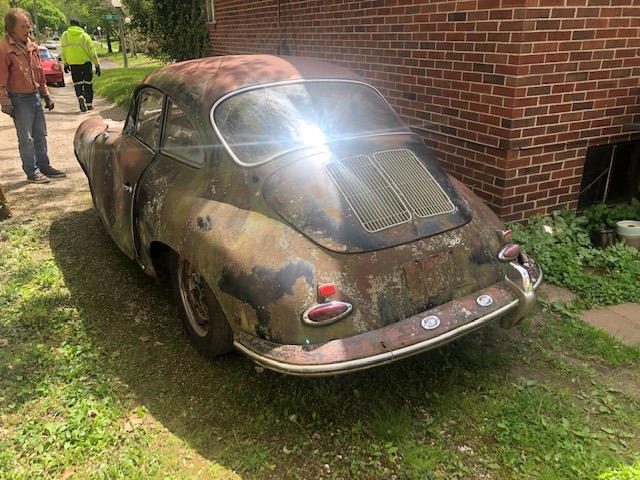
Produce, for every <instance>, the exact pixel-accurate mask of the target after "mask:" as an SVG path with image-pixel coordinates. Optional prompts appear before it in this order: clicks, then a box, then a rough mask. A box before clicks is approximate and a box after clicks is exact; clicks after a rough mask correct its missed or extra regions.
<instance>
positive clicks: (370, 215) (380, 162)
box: [326, 150, 455, 232]
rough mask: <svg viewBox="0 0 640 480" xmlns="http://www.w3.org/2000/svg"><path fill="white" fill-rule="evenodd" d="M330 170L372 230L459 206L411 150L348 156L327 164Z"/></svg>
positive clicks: (354, 208)
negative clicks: (455, 204)
mask: <svg viewBox="0 0 640 480" xmlns="http://www.w3.org/2000/svg"><path fill="white" fill-rule="evenodd" d="M326 169H327V172H328V173H329V175H330V176H331V178H332V179H333V181H334V182H335V183H336V185H337V187H338V188H339V189H340V191H341V192H342V194H343V195H344V196H345V198H346V200H347V202H348V203H349V205H350V206H351V209H352V210H353V211H354V212H355V214H356V215H357V217H358V219H359V220H360V222H361V223H362V226H363V227H364V229H365V230H367V231H368V232H379V231H380V230H384V229H386V228H390V227H393V226H395V225H400V224H402V223H406V222H409V221H410V220H411V218H412V216H413V215H416V216H417V217H420V218H427V217H432V216H435V215H440V214H443V213H450V212H453V211H455V206H454V205H453V203H452V202H451V200H450V199H449V197H448V196H447V194H446V193H445V192H444V191H443V190H442V188H441V187H440V185H438V183H437V182H436V181H435V179H434V178H433V176H432V175H431V174H430V173H429V172H428V171H427V169H426V168H425V167H424V165H422V164H421V163H420V161H419V160H418V158H417V157H416V156H415V155H414V154H413V153H412V152H411V151H410V150H390V151H387V152H379V153H376V154H375V155H374V158H373V159H372V158H371V157H368V156H366V155H359V156H356V157H350V158H345V159H342V160H340V161H337V162H331V163H329V164H327V165H326Z"/></svg>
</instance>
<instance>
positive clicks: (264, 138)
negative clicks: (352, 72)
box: [212, 81, 410, 165]
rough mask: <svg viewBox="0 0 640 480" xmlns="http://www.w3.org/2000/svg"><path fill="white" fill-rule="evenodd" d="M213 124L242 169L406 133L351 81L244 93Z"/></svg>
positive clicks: (221, 106)
mask: <svg viewBox="0 0 640 480" xmlns="http://www.w3.org/2000/svg"><path fill="white" fill-rule="evenodd" d="M212 121H213V127H214V128H215V129H216V131H217V132H218V134H219V135H220V138H221V139H222V141H223V142H224V143H225V144H226V146H227V148H228V149H229V151H230V152H231V154H232V155H233V156H234V157H235V159H236V160H237V161H238V162H240V163H242V164H246V165H255V164H258V163H264V162H267V161H269V160H271V159H272V158H274V157H277V156H278V155H281V154H283V153H285V152H287V151H291V150H294V149H297V148H303V147H312V146H318V145H323V144H326V143H328V142H332V141H335V140H341V139H344V138H351V137H361V136H366V135H382V134H388V133H408V132H410V130H409V128H408V127H407V126H406V125H405V124H404V123H403V122H402V121H401V120H400V118H399V117H398V115H397V114H396V113H395V112H394V111H393V109H392V108H391V106H390V105H389V104H388V103H387V101H386V100H385V99H384V98H383V97H382V96H381V95H380V94H379V93H378V92H377V90H375V89H374V88H373V87H370V86H368V85H366V84H363V83H358V82H350V81H321V82H298V83H287V84H274V85H269V86H263V87H259V88H254V89H248V90H243V91H240V92H238V93H235V94H232V95H230V96H228V97H226V98H223V99H222V100H221V101H220V102H219V103H217V104H216V105H214V106H213V111H212Z"/></svg>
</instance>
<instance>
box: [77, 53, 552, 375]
mask: <svg viewBox="0 0 640 480" xmlns="http://www.w3.org/2000/svg"><path fill="white" fill-rule="evenodd" d="M74 147H75V153H76V156H77V158H78V161H79V162H80V165H81V166H82V168H83V170H84V172H85V173H86V175H87V178H88V180H89V186H90V188H91V193H92V197H93V202H94V205H95V208H96V211H97V213H98V215H99V217H100V219H101V220H102V223H103V224H104V227H105V228H106V230H107V232H108V233H109V234H110V235H111V237H112V238H113V240H114V241H115V243H116V244H117V245H118V247H120V249H121V250H122V251H123V252H124V253H125V254H126V255H127V256H129V257H130V258H131V259H135V260H136V261H137V262H138V263H139V265H140V266H141V267H142V269H143V270H144V271H145V272H146V273H147V274H149V275H152V276H155V275H157V273H158V272H159V269H160V268H161V267H162V268H164V267H165V266H166V267H168V268H169V270H170V272H171V279H172V284H173V288H174V291H175V294H176V297H177V302H178V306H179V310H180V315H181V317H182V321H183V325H184V328H185V330H186V332H187V334H188V335H189V337H190V339H191V340H192V342H193V343H194V344H195V346H196V347H197V349H198V350H199V351H201V352H202V353H204V354H206V355H210V356H215V355H219V354H223V353H225V352H228V351H230V350H232V349H233V348H234V347H235V349H237V350H239V351H240V352H242V353H244V354H246V355H247V356H249V357H250V358H251V359H253V360H254V361H255V362H257V363H259V364H261V365H263V366H265V367H267V368H270V369H273V370H277V371H280V372H284V373H287V374H293V375H308V376H313V375H333V374H337V373H343V372H351V371H356V370H361V369H364V368H368V367H373V366H375V365H381V364H385V363H388V362H391V361H394V360H397V359H401V358H404V357H407V356H409V355H413V354H416V353H420V352H424V351H426V350H429V349H431V348H434V347H438V346H440V345H443V344H445V343H447V342H449V341H451V340H454V339H456V338H458V337H460V336H462V335H464V334H467V333H469V332H471V331H473V330H474V329H476V328H479V327H481V326H483V325H485V324H487V323H488V322H491V321H492V320H494V319H498V318H499V319H500V320H499V321H500V323H501V325H502V326H503V327H506V328H509V327H512V326H514V325H516V324H517V323H518V322H519V321H520V320H521V319H522V318H523V317H524V316H525V315H526V314H527V312H528V311H529V310H530V309H531V307H532V305H533V303H534V302H535V289H536V288H537V286H538V285H539V284H540V282H541V280H542V274H541V272H540V269H539V268H538V267H537V265H536V264H535V262H534V261H533V260H532V259H530V258H528V257H527V256H526V255H525V254H524V253H523V252H521V251H520V247H519V246H518V245H516V244H513V243H511V242H510V241H509V238H508V237H509V231H508V230H505V227H504V225H503V224H502V223H501V222H500V220H499V219H498V218H497V217H496V215H495V214H494V213H492V211H491V210H490V209H489V208H488V207H487V206H486V205H485V204H484V203H483V202H482V201H481V200H479V198H478V197H476V196H475V195H474V194H473V193H471V191H470V190H469V189H467V188H466V187H464V186H463V185H462V184H461V183H459V182H458V181H456V180H455V179H453V178H452V177H450V176H448V175H447V174H446V173H445V172H444V171H443V169H442V168H441V166H439V164H438V163H437V162H436V160H435V159H434V157H433V155H432V154H431V153H430V152H429V150H428V149H427V148H426V146H425V145H424V143H423V142H422V140H421V138H420V137H419V136H417V135H416V134H414V133H413V132H412V130H411V129H410V128H409V127H408V126H407V125H406V124H404V123H403V122H402V121H401V120H400V118H399V116H398V115H397V114H396V113H395V112H394V110H393V109H392V108H391V107H390V105H389V104H388V103H387V101H386V100H385V99H384V98H383V97H382V95H381V94H380V93H379V92H378V91H377V90H376V89H375V88H373V87H372V86H371V85H369V84H367V83H365V82H364V81H363V80H362V79H361V78H360V77H358V76H357V75H356V74H354V73H352V72H351V71H349V70H346V69H342V68H340V67H337V66H335V65H332V64H329V63H324V62H321V61H316V60H310V59H304V58H298V57H279V56H270V55H242V56H227V57H209V58H203V59H198V60H192V61H187V62H181V63H176V64H173V65H170V66H166V67H163V68H160V69H158V70H156V71H155V72H153V73H151V74H150V75H148V76H147V78H146V79H145V80H144V81H143V82H142V84H141V85H140V86H138V88H137V89H136V91H135V95H134V98H133V102H132V106H131V108H130V111H129V114H128V117H127V119H126V121H125V122H124V124H123V125H118V124H113V123H107V122H106V121H105V120H103V119H102V118H100V117H93V118H90V119H87V120H86V121H84V122H83V123H82V124H81V125H80V127H79V128H78V130H77V133H76V136H75V143H74Z"/></svg>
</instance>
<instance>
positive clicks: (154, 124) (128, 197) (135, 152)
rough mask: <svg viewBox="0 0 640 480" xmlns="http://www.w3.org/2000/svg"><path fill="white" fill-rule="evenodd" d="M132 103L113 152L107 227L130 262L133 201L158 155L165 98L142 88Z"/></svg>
mask: <svg viewBox="0 0 640 480" xmlns="http://www.w3.org/2000/svg"><path fill="white" fill-rule="evenodd" d="M134 102H135V103H134V106H133V112H132V113H131V114H130V116H129V118H128V119H127V125H126V126H125V132H124V134H123V135H122V137H121V139H120V142H119V143H120V145H118V148H116V149H114V152H113V165H112V168H113V170H112V171H113V190H114V191H113V200H114V210H115V211H114V213H115V215H114V217H113V224H112V226H111V227H112V231H111V235H112V237H113V239H114V241H115V242H116V244H117V245H118V247H120V249H121V250H122V251H123V252H124V253H125V254H126V255H127V256H128V257H129V258H132V259H133V258H135V256H136V248H135V238H134V231H133V218H134V211H133V205H134V198H135V196H136V192H137V189H138V185H139V182H140V179H141V177H142V174H143V172H144V171H145V170H146V169H147V167H148V166H149V164H150V163H151V162H152V161H153V160H154V159H155V157H156V155H157V152H158V148H159V140H160V133H161V131H162V122H163V118H164V104H165V97H164V95H163V94H162V93H161V92H159V91H158V90H155V89H152V88H145V89H143V90H140V91H139V92H138V94H137V95H136V98H135V100H134Z"/></svg>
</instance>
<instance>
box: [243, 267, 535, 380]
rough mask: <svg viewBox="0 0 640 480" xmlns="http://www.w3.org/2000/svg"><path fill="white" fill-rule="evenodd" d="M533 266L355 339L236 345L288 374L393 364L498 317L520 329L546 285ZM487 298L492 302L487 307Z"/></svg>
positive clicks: (250, 340)
mask: <svg viewBox="0 0 640 480" xmlns="http://www.w3.org/2000/svg"><path fill="white" fill-rule="evenodd" d="M527 260H528V259H527ZM525 265H526V263H525ZM530 265H533V266H534V267H535V268H525V267H524V266H522V265H520V264H517V263H515V262H512V263H511V267H512V270H511V271H509V273H508V275H507V277H506V278H505V279H504V281H502V282H499V283H497V284H495V285H492V286H491V287H489V288H486V289H483V290H481V291H478V292H475V293H473V294H471V295H467V296H465V297H462V298H458V299H456V300H453V301H451V302H448V303H446V304H443V305H440V306H439V307H436V308H433V309H431V310H427V311H425V312H421V313H419V314H417V315H413V316H411V317H408V318H405V319H404V320H401V321H399V322H397V323H394V324H392V325H389V326H386V327H383V328H380V329H377V330H372V331H370V332H365V333H361V334H358V335H354V336H352V337H347V338H342V339H337V340H331V341H329V342H325V343H319V344H311V345H282V344H279V343H274V342H270V341H268V340H263V339H261V338H257V337H255V336H253V335H249V334H247V333H245V332H236V334H235V337H234V346H235V348H236V349H237V350H239V351H240V352H242V353H243V354H245V355H247V356H248V357H250V358H251V359H253V360H254V361H255V362H256V363H258V364H260V365H262V366H264V367H266V368H269V369H271V370H275V371H278V372H282V373H286V374H289V375H299V376H329V375H336V374H339V373H348V372H355V371H358V370H364V369H366V368H371V367H374V366H377V365H383V364H386V363H391V362H393V361H396V360H399V359H401V358H405V357H408V356H411V355H415V354H417V353H421V352H425V351H427V350H431V349H433V348H436V347H439V346H442V345H444V344H446V343H449V342H451V341H453V340H455V339H457V338H459V337H462V336H463V335H466V334H468V333H470V332H472V331H473V330H476V329H478V328H480V327H482V326H484V325H485V324H487V323H489V322H490V321H492V320H495V319H498V318H500V319H501V322H500V324H501V326H502V327H505V328H511V327H513V326H515V325H517V324H518V323H519V322H520V321H521V320H522V319H523V318H524V317H525V316H526V314H527V313H528V312H529V311H530V310H531V309H532V308H533V306H534V305H535V302H536V295H535V290H536V289H537V288H538V286H539V285H540V283H541V282H542V273H541V272H540V270H539V269H538V267H537V266H536V265H535V263H533V262H531V263H530ZM532 273H534V274H535V276H532ZM487 297H488V298H490V299H491V303H490V304H488V305H487V301H486V300H487ZM481 298H482V299H483V301H481V300H480V299H481ZM433 319H436V320H437V321H436V320H433ZM426 320H433V321H431V322H430V321H426ZM436 323H437V325H436V326H433V325H434V324H436Z"/></svg>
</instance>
